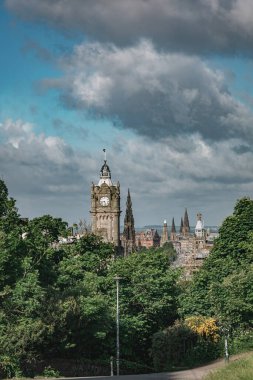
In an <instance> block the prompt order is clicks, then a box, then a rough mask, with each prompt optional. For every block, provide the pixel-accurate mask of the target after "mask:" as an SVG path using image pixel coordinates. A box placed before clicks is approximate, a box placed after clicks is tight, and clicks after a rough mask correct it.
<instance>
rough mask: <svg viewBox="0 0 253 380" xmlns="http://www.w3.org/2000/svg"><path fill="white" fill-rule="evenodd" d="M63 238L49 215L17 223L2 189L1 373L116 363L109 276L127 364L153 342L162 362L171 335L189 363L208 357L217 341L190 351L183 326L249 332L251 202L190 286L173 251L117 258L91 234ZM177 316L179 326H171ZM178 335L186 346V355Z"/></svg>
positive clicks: (144, 355) (192, 338) (238, 211)
mask: <svg viewBox="0 0 253 380" xmlns="http://www.w3.org/2000/svg"><path fill="white" fill-rule="evenodd" d="M67 234H68V226H67V223H65V222H64V221H62V220H61V219H59V218H53V217H52V216H50V215H45V216H42V217H39V218H35V219H33V220H30V221H27V222H26V221H25V222H24V220H22V219H21V218H20V216H19V214H18V212H17V209H16V207H15V201H14V200H13V199H12V198H10V197H9V195H8V190H7V187H6V185H5V184H4V182H3V181H0V373H1V369H2V370H3V369H4V371H5V372H4V374H5V375H8V376H12V375H17V374H20V370H22V371H23V374H29V375H33V374H35V373H36V371H32V369H33V368H36V363H38V362H39V361H40V360H44V361H47V360H48V359H49V358H62V359H64V361H66V360H71V359H75V360H76V359H77V358H82V359H85V360H100V361H103V360H106V361H107V362H108V360H109V358H110V356H112V355H113V356H115V341H116V339H115V338H116V326H115V325H116V323H115V318H116V281H115V276H120V278H121V280H120V342H121V357H122V358H124V359H127V360H129V361H133V362H138V363H145V364H149V365H150V362H151V357H150V355H151V346H152V337H153V336H154V337H155V338H154V339H155V340H153V345H154V344H155V345H154V346H153V347H156V349H157V347H158V349H159V350H160V349H161V350H164V349H165V346H164V347H163V344H165V345H166V347H170V352H171V355H170V356H169V357H167V359H168V358H169V359H168V360H169V361H170V360H171V359H170V358H172V357H174V356H175V355H174V353H173V347H172V346H171V338H170V337H173V339H175V341H176V344H177V347H179V348H178V350H179V351H178V352H181V351H180V350H182V352H184V353H188V354H187V355H188V359H189V355H190V354H189V352H190V353H191V355H192V354H194V352H195V354H196V352H198V353H199V355H200V356H201V357H202V356H203V355H207V356H206V357H209V358H211V356H210V347H211V348H212V349H213V347H214V343H215V342H211V343H210V342H209V345H207V344H206V342H205V341H204V343H203V341H202V343H201V346H200V347H198V350H196V348H195V347H194V346H193V345H194V344H195V343H196V342H199V340H198V338H197V337H196V332H197V331H198V330H196V331H195V330H194V329H193V330H192V331H193V333H192V331H190V330H189V325H187V320H188V321H196V320H197V321H209V322H210V321H216V320H219V322H220V323H223V324H225V323H227V324H229V325H230V326H232V327H234V328H236V327H237V326H241V327H242V326H244V328H251V327H253V306H252V305H253V285H252V284H253V201H252V200H250V199H249V198H243V199H241V200H239V201H238V202H237V204H236V206H235V210H234V213H233V215H232V216H229V217H228V218H226V220H225V221H224V223H223V224H222V226H221V228H220V236H219V238H218V239H217V240H216V241H215V245H214V248H213V250H212V252H211V254H210V256H209V257H208V259H207V260H206V261H205V263H204V265H203V267H202V268H201V269H200V270H199V271H198V272H197V273H196V274H195V275H194V277H193V279H192V280H190V281H188V282H184V281H183V280H182V277H181V271H179V270H178V269H174V268H173V267H172V266H171V263H172V262H173V260H174V258H175V251H174V249H173V247H172V245H171V244H170V243H167V244H165V245H164V246H163V247H162V248H156V249H155V248H152V249H149V250H143V251H142V252H137V253H133V254H131V255H129V256H128V257H126V258H122V257H118V256H117V254H116V252H115V250H114V247H113V245H111V244H107V243H104V242H102V241H101V239H100V238H99V237H97V236H95V235H92V234H90V233H87V235H86V236H84V237H82V238H81V239H80V240H76V241H75V242H72V244H62V240H61V239H59V237H64V236H67ZM194 315H199V316H200V317H198V318H197V319H196V318H195V317H194ZM179 316H181V318H185V321H184V320H182V321H180V322H176V323H175V321H176V320H177V319H178V318H179ZM208 316H210V317H213V318H214V319H212V318H211V319H210V318H208ZM187 317H190V319H189V318H188V319H187ZM174 323H175V324H174ZM213 323H214V322H213ZM209 325H210V323H209ZM209 325H208V326H209ZM201 326H202V325H201ZM191 327H192V326H191ZM209 327H210V326H209ZM198 328H199V326H198ZM201 328H202V327H201ZM205 328H206V326H205ZM202 330H203V329H202ZM202 330H201V331H202ZM185 331H186V332H187V334H188V335H187V336H189V340H187V342H188V343H189V344H188V343H187V346H184V348H183V347H182V346H180V345H182V344H183V345H185V344H186V341H185V339H184V338H183V335H184V332H185ZM203 331H204V330H203ZM205 331H206V330H205ZM187 339H188V338H187ZM154 342H155V343H154ZM210 344H211V345H212V346H210ZM187 347H188V348H189V349H188V348H187ZM186 348H187V349H186ZM203 350H204V351H203ZM208 352H209V353H208ZM153 355H154V359H155V358H156V359H155V361H156V363H158V362H159V363H160V362H161V363H163V364H161V367H160V368H165V367H162V366H163V365H164V363H165V362H166V360H167V359H166V358H164V357H161V356H160V353H159V352H157V351H156V353H155V354H154V352H153ZM173 355H174V356H173ZM208 355H209V356H208ZM212 355H213V353H212ZM215 355H217V353H216V354H214V355H213V356H212V357H215ZM164 360H165V361H164ZM177 361H178V363H179V362H180V363H183V358H182V357H180V360H178V356H177V359H175V362H177Z"/></svg>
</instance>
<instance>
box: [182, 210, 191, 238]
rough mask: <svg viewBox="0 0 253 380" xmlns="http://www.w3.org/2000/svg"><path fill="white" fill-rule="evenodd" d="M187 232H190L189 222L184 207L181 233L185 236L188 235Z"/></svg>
mask: <svg viewBox="0 0 253 380" xmlns="http://www.w3.org/2000/svg"><path fill="white" fill-rule="evenodd" d="M189 232H190V223H189V217H188V212H187V208H186V209H185V212H184V223H183V235H184V236H187V235H189Z"/></svg>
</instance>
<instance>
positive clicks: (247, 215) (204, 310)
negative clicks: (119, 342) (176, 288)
mask: <svg viewBox="0 0 253 380" xmlns="http://www.w3.org/2000/svg"><path fill="white" fill-rule="evenodd" d="M219 232H220V236H219V238H218V239H217V240H216V241H215V244H214V248H213V249H212V252H211V254H210V255H209V257H208V258H207V260H206V261H205V263H204V265H203V267H202V268H201V269H200V270H199V272H198V273H197V274H196V275H195V276H194V277H193V280H192V281H191V282H190V283H188V284H185V285H184V287H183V292H182V295H181V297H180V304H181V309H180V312H181V315H183V316H185V315H186V316H187V315H193V314H205V315H209V316H215V317H217V318H218V319H219V320H220V322H221V323H222V324H224V323H226V324H229V325H231V326H233V327H236V326H238V325H240V324H244V323H247V324H249V325H252V322H253V313H252V312H253V309H252V300H253V288H252V275H253V274H252V264H253V201H252V200H250V199H249V198H242V199H241V200H239V201H238V202H237V204H236V206H235V210H234V213H233V215H232V216H229V217H228V218H226V219H225V221H224V222H223V224H222V226H221V228H220V231H219Z"/></svg>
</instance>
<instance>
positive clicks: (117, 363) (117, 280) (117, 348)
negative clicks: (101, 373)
mask: <svg viewBox="0 0 253 380" xmlns="http://www.w3.org/2000/svg"><path fill="white" fill-rule="evenodd" d="M115 280H116V286H117V308H116V328H117V338H116V352H117V355H116V365H117V376H119V353H120V349H119V348H120V347H119V280H121V277H119V276H116V277H115Z"/></svg>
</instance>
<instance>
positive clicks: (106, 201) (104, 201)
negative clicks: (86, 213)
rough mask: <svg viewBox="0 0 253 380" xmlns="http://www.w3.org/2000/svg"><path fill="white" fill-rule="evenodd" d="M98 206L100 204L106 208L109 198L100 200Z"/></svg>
mask: <svg viewBox="0 0 253 380" xmlns="http://www.w3.org/2000/svg"><path fill="white" fill-rule="evenodd" d="M100 204H101V206H108V205H109V198H108V197H102V198H100Z"/></svg>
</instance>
